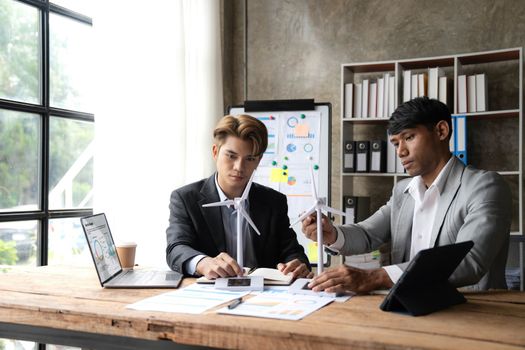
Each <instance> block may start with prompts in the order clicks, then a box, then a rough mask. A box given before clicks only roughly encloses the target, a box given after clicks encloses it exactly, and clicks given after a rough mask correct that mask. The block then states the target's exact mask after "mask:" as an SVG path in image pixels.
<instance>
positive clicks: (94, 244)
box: [80, 214, 122, 284]
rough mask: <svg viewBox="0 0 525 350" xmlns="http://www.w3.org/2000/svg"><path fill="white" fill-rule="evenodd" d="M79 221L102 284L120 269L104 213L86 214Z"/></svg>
mask: <svg viewBox="0 0 525 350" xmlns="http://www.w3.org/2000/svg"><path fill="white" fill-rule="evenodd" d="M80 221H81V223H82V227H83V228H84V233H85V234H86V239H87V241H88V245H89V250H90V251H91V255H92V256H93V261H94V262H95V267H96V269H97V273H98V276H99V278H100V282H101V283H102V284H104V282H106V281H107V280H109V279H110V278H111V277H113V276H114V275H116V274H117V273H119V272H120V271H121V270H122V267H121V266H120V261H119V259H118V255H117V251H116V248H115V242H114V241H113V237H112V236H111V232H110V230H109V225H108V222H107V220H106V215H104V214H97V215H93V216H88V217H84V218H82V219H80Z"/></svg>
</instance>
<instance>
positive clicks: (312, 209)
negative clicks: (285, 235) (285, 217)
mask: <svg viewBox="0 0 525 350" xmlns="http://www.w3.org/2000/svg"><path fill="white" fill-rule="evenodd" d="M316 207H317V203H316V204H314V205H313V206H312V207H311V208H310V209H308V211H306V212H305V213H304V214H303V215H301V216H299V217H298V218H297V220H295V221H294V222H293V223H291V224H290V227H292V226H294V225H295V224H297V223H298V222H300V221H303V220H304V219H306V217H308V216H309V215H310V214H312V213H313V212H314V211H315V208H316Z"/></svg>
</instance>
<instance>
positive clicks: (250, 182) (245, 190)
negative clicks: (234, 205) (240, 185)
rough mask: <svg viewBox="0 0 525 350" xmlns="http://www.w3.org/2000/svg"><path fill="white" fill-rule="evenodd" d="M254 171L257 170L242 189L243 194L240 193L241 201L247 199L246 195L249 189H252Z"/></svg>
mask: <svg viewBox="0 0 525 350" xmlns="http://www.w3.org/2000/svg"><path fill="white" fill-rule="evenodd" d="M256 171H257V169H255V170H254V171H253V173H252V176H251V177H250V180H249V181H248V183H247V184H246V188H245V189H244V192H243V193H242V196H241V201H243V200H245V199H246V198H247V197H248V193H250V187H252V182H253V178H254V177H255V172H256Z"/></svg>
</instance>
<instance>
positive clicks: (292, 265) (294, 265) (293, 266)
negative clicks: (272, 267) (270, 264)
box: [277, 259, 314, 278]
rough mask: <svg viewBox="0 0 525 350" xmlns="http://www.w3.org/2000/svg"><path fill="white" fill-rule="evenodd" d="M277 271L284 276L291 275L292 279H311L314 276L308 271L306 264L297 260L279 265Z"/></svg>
mask: <svg viewBox="0 0 525 350" xmlns="http://www.w3.org/2000/svg"><path fill="white" fill-rule="evenodd" d="M277 270H279V271H281V272H282V273H283V274H285V275H288V274H289V273H291V274H292V276H293V278H302V277H306V278H311V277H312V276H313V275H314V274H313V272H311V271H310V270H308V267H307V266H306V264H305V263H304V262H302V261H301V260H299V259H294V260H292V261H288V262H287V263H285V264H283V263H279V264H278V265H277Z"/></svg>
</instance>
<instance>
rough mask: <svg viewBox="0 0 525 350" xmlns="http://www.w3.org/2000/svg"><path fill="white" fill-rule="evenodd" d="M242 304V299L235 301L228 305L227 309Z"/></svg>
mask: <svg viewBox="0 0 525 350" xmlns="http://www.w3.org/2000/svg"><path fill="white" fill-rule="evenodd" d="M241 303H242V297H240V298H237V299H235V300H234V301H233V302H232V303H231V304H230V305H228V309H230V310H231V309H235V308H236V307H237V306H239V305H241Z"/></svg>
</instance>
